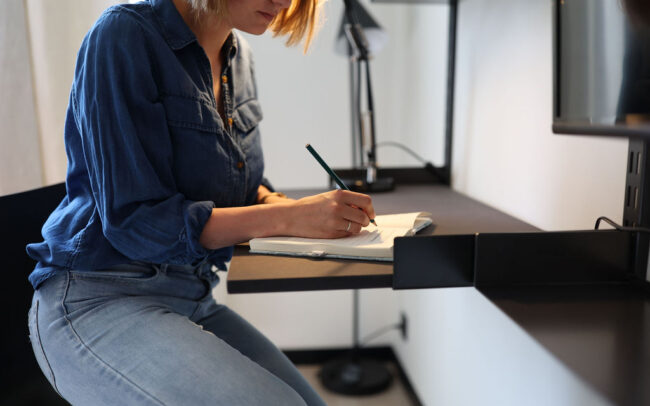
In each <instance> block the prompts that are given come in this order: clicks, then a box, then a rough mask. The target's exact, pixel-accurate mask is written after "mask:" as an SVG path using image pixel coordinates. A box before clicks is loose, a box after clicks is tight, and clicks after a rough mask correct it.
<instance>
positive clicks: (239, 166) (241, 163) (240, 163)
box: [237, 161, 244, 169]
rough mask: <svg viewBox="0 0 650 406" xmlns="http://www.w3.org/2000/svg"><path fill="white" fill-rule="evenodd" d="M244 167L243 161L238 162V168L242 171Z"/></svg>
mask: <svg viewBox="0 0 650 406" xmlns="http://www.w3.org/2000/svg"><path fill="white" fill-rule="evenodd" d="M243 167H244V163H243V162H242V161H239V162H237V168H238V169H241V168H243Z"/></svg>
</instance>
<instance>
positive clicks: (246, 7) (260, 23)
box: [228, 0, 292, 35]
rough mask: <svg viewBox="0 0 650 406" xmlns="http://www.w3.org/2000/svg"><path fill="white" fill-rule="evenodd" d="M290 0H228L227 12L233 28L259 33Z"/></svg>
mask: <svg viewBox="0 0 650 406" xmlns="http://www.w3.org/2000/svg"><path fill="white" fill-rule="evenodd" d="M291 1H292V0H230V1H229V2H228V12H229V19H230V24H231V25H232V26H233V28H236V29H238V30H241V31H244V32H247V33H249V34H254V35H260V34H263V33H264V32H265V31H266V29H267V28H268V26H269V24H270V23H271V21H273V19H274V18H275V16H276V15H277V14H278V13H279V12H280V11H281V10H282V9H285V8H288V7H289V6H290V5H291Z"/></svg>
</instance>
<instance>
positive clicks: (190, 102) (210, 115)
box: [162, 95, 219, 133]
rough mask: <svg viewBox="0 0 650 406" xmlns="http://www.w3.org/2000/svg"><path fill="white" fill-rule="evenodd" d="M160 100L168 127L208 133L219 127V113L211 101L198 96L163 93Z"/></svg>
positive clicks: (214, 131) (215, 130)
mask: <svg viewBox="0 0 650 406" xmlns="http://www.w3.org/2000/svg"><path fill="white" fill-rule="evenodd" d="M162 102H163V106H164V107H165V114H166V116H167V124H168V125H169V126H170V127H175V128H188V129H193V130H199V131H204V132H209V133H216V132H217V131H218V129H219V124H218V120H217V117H218V114H219V113H218V112H217V110H216V108H214V106H213V105H212V103H210V102H208V101H206V100H202V99H201V98H200V97H191V96H175V95H165V96H164V97H163V98H162Z"/></svg>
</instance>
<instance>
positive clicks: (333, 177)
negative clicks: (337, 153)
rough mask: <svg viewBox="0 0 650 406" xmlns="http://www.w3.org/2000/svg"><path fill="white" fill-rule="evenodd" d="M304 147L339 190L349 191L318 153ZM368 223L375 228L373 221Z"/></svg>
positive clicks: (309, 147) (309, 146) (311, 148)
mask: <svg viewBox="0 0 650 406" xmlns="http://www.w3.org/2000/svg"><path fill="white" fill-rule="evenodd" d="M305 147H306V148H307V151H309V153H310V154H312V155H313V157H314V158H316V160H317V161H318V163H319V164H320V166H322V167H323V169H325V171H326V172H327V173H328V174H329V175H330V176H331V177H332V179H334V182H336V184H337V185H339V187H340V188H341V189H343V190H350V188H348V187H347V186H346V185H345V183H343V181H342V180H341V178H339V177H338V175H337V174H336V173H334V171H333V170H332V168H330V167H329V165H327V164H326V163H325V161H323V158H321V157H320V155H318V152H316V150H315V149H314V148H313V147H312V146H311V145H310V144H307V145H306V146H305ZM370 222H371V223H372V224H374V225H375V227H377V223H375V219H370Z"/></svg>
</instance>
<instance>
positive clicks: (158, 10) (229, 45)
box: [150, 0, 238, 62]
mask: <svg viewBox="0 0 650 406" xmlns="http://www.w3.org/2000/svg"><path fill="white" fill-rule="evenodd" d="M150 1H151V7H152V8H153V11H154V14H155V15H156V17H158V21H159V22H160V25H161V26H162V31H163V36H164V37H165V40H166V41H167V43H168V44H169V46H170V47H171V48H172V49H173V50H175V51H176V50H178V49H181V48H184V47H186V46H187V45H189V44H191V43H192V42H195V41H196V36H195V35H194V33H193V32H192V30H190V27H188V26H187V24H185V21H183V17H182V16H181V15H180V13H179V12H178V10H177V9H176V6H174V3H173V2H172V1H171V0H150ZM224 46H225V49H226V56H227V61H228V62H229V61H231V60H232V59H233V58H234V57H235V56H236V55H237V48H238V44H237V37H236V35H235V34H234V32H231V33H230V35H229V36H228V38H227V39H226V43H225V44H224Z"/></svg>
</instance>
